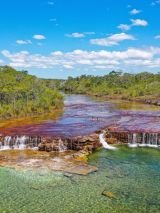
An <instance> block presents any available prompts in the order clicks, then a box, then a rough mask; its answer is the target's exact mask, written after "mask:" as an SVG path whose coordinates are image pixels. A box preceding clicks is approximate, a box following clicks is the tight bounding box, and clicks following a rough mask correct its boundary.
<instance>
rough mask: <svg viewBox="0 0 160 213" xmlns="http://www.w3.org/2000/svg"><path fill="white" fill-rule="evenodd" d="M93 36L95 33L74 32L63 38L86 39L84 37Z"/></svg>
mask: <svg viewBox="0 0 160 213" xmlns="http://www.w3.org/2000/svg"><path fill="white" fill-rule="evenodd" d="M94 34H95V32H83V33H79V32H75V33H71V34H65V36H66V37H69V38H84V37H86V35H94Z"/></svg>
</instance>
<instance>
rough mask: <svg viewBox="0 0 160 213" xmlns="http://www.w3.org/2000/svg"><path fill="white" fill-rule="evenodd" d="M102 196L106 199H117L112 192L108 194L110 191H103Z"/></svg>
mask: <svg viewBox="0 0 160 213" xmlns="http://www.w3.org/2000/svg"><path fill="white" fill-rule="evenodd" d="M102 195H103V196H105V197H108V198H110V199H117V197H116V195H115V194H114V193H113V192H110V191H105V190H104V191H103V192H102Z"/></svg>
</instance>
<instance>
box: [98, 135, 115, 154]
mask: <svg viewBox="0 0 160 213" xmlns="http://www.w3.org/2000/svg"><path fill="white" fill-rule="evenodd" d="M104 138H105V134H104V133H102V134H100V135H99V141H100V143H101V144H102V146H103V148H105V149H109V150H116V149H117V148H116V147H114V146H110V145H109V144H108V143H107V142H106V141H105V139H104Z"/></svg>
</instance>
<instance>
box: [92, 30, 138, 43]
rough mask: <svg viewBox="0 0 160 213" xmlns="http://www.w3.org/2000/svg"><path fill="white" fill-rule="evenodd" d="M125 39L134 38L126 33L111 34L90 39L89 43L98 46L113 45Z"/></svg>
mask: <svg viewBox="0 0 160 213" xmlns="http://www.w3.org/2000/svg"><path fill="white" fill-rule="evenodd" d="M125 40H135V38H134V36H132V35H130V34H126V33H119V34H113V35H111V36H109V37H106V38H98V39H91V40H90V42H91V44H95V45H100V46H114V45H118V44H119V43H120V42H122V41H125Z"/></svg>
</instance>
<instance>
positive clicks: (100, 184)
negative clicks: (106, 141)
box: [0, 146, 160, 213]
mask: <svg viewBox="0 0 160 213" xmlns="http://www.w3.org/2000/svg"><path fill="white" fill-rule="evenodd" d="M89 163H90V164H91V165H95V166H97V167H98V168H99V170H98V171H97V172H95V173H92V174H89V175H88V176H79V175H72V176H71V177H65V176H64V175H63V174H62V173H61V172H48V171H46V170H43V169H40V170H35V171H33V170H30V171H27V170H26V171H15V170H13V169H8V168H0V180H1V181H0V212H9V213H22V212H28V213H38V212H42V213H43V212H44V213H54V212H55V213H63V212H66V213H94V212H95V213H112V212H116V213H121V212H122V213H125V212H126V213H134V212H135V213H141V212H144V213H146V212H151V213H158V212H160V153H159V150H156V149H147V148H145V149H144V148H141V149H129V148H127V147H123V146H121V147H119V149H118V150H117V151H107V150H103V149H102V150H99V151H97V152H95V153H94V154H92V155H91V156H90V159H89ZM104 190H105V191H106V192H107V193H109V194H110V195H111V197H105V196H103V195H102V192H103V191H104Z"/></svg>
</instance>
